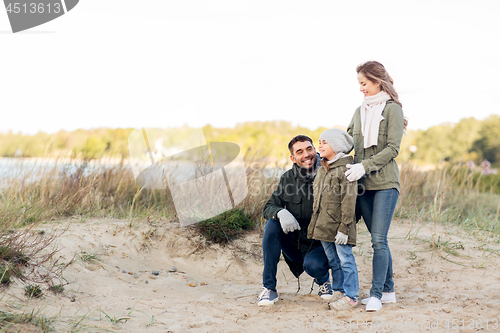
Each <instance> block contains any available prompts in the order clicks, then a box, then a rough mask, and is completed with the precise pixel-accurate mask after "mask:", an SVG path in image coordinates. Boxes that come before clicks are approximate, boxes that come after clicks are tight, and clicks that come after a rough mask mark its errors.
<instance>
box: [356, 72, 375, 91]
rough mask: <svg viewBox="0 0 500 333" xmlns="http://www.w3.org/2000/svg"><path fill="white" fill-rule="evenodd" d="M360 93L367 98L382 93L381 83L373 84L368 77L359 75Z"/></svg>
mask: <svg viewBox="0 0 500 333" xmlns="http://www.w3.org/2000/svg"><path fill="white" fill-rule="evenodd" d="M358 82H359V91H361V92H362V93H363V95H365V96H373V95H376V94H378V93H379V92H380V83H379V82H377V83H373V82H372V81H370V80H368V79H367V78H366V76H364V75H363V74H361V73H358Z"/></svg>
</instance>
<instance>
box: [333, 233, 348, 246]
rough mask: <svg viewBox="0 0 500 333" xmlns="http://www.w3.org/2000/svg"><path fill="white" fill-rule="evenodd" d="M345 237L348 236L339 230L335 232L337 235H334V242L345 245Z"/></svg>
mask: <svg viewBox="0 0 500 333" xmlns="http://www.w3.org/2000/svg"><path fill="white" fill-rule="evenodd" d="M347 238H348V236H347V235H346V234H343V233H341V232H340V231H339V232H337V236H335V243H337V244H339V245H346V244H347Z"/></svg>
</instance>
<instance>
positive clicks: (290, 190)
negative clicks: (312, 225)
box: [263, 156, 321, 252]
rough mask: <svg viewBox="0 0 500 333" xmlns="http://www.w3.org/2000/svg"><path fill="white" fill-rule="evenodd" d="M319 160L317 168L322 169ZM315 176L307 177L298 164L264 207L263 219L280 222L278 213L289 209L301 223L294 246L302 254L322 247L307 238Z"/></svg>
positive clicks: (281, 182) (280, 182)
mask: <svg viewBox="0 0 500 333" xmlns="http://www.w3.org/2000/svg"><path fill="white" fill-rule="evenodd" d="M319 159H320V157H319V156H318V158H317V164H316V168H317V170H318V169H319V168H320V167H321V164H320V162H319ZM314 176H315V174H313V175H307V174H306V173H305V172H304V170H303V169H301V168H300V167H299V166H297V164H295V163H294V164H293V167H292V168H291V169H290V170H288V171H286V172H285V173H284V174H283V175H282V176H281V179H280V181H279V183H278V187H277V188H276V190H275V191H274V192H273V194H272V195H271V197H270V198H269V200H267V202H266V204H265V205H264V210H263V217H264V219H265V220H266V221H267V220H269V219H273V220H276V221H279V219H278V212H279V211H280V210H282V209H283V208H285V209H287V210H288V211H289V212H290V213H292V215H293V216H294V217H295V218H296V219H297V222H299V225H300V230H297V231H294V232H293V244H294V245H295V246H297V247H298V248H299V249H300V250H301V251H302V252H307V251H310V250H312V249H314V248H316V247H317V246H321V243H320V242H318V241H313V240H311V239H308V238H307V227H308V226H309V222H310V220H311V215H312V205H313V201H314V197H313V180H314Z"/></svg>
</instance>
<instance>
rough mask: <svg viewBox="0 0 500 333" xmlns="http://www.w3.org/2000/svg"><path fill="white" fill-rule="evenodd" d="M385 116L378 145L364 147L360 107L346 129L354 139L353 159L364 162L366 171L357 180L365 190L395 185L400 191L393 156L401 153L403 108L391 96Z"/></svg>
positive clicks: (382, 188)
mask: <svg viewBox="0 0 500 333" xmlns="http://www.w3.org/2000/svg"><path fill="white" fill-rule="evenodd" d="M382 116H383V117H384V118H385V119H384V120H382V121H381V122H380V127H379V132H378V143H377V145H376V146H371V147H368V148H364V137H363V134H362V132H361V116H360V107H358V108H357V109H356V112H354V116H353V117H352V120H351V123H350V124H349V126H348V127H347V133H349V134H350V135H351V136H352V137H353V139H354V163H362V164H363V167H364V168H365V172H366V175H364V176H363V177H362V178H361V179H359V180H358V183H359V184H360V186H361V188H364V190H386V189H390V188H395V189H396V190H398V192H399V188H400V186H399V169H398V165H397V164H396V161H395V160H394V159H395V158H396V157H397V156H398V154H399V147H400V145H401V139H402V137H403V128H404V116H403V110H402V109H401V106H399V104H397V103H396V102H394V101H393V100H392V99H391V100H388V101H387V103H386V105H385V108H384V111H382Z"/></svg>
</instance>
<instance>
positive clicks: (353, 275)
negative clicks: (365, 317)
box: [321, 241, 359, 300]
mask: <svg viewBox="0 0 500 333" xmlns="http://www.w3.org/2000/svg"><path fill="white" fill-rule="evenodd" d="M321 244H322V245H323V248H324V249H325V254H326V256H327V258H328V263H329V264H330V266H331V267H332V266H337V265H339V264H340V266H341V267H342V272H343V273H344V291H345V294H346V296H349V297H350V298H351V299H353V300H357V299H358V292H359V281H358V268H357V266H356V260H355V259H354V255H353V254H352V245H349V244H345V245H339V244H335V243H332V242H325V241H321Z"/></svg>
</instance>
